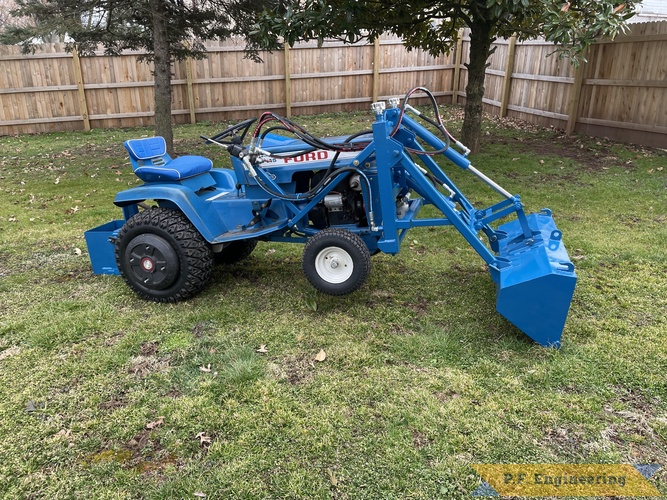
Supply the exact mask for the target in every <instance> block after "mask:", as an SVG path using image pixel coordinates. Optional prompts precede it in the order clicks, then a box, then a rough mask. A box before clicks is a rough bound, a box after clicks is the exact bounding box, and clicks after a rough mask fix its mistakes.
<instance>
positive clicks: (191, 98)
mask: <svg viewBox="0 0 667 500" xmlns="http://www.w3.org/2000/svg"><path fill="white" fill-rule="evenodd" d="M185 80H186V82H187V85H188V108H189V109H190V123H197V114H196V112H195V94H194V89H193V86H192V59H191V58H189V57H188V58H187V59H186V60H185Z"/></svg>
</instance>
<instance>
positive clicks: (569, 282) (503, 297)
mask: <svg viewBox="0 0 667 500" xmlns="http://www.w3.org/2000/svg"><path fill="white" fill-rule="evenodd" d="M527 220H528V224H529V226H530V228H531V229H532V230H533V231H534V233H533V234H534V238H533V240H534V241H533V242H532V243H531V244H528V243H530V242H526V241H525V238H523V232H522V229H521V225H520V224H519V221H518V220H517V221H512V222H509V223H507V224H503V225H501V226H500V227H498V230H499V231H502V232H505V233H507V238H503V240H501V244H500V248H499V257H501V258H503V259H507V260H508V261H509V263H510V265H509V266H507V267H504V268H501V269H500V272H499V277H498V280H497V283H496V292H497V293H496V295H497V301H496V309H497V311H498V312H499V313H500V314H502V315H503V316H504V317H505V318H507V320H509V321H510V322H511V323H513V324H514V325H515V326H516V327H517V328H519V329H520V330H522V331H523V332H524V333H525V334H526V335H528V336H529V337H530V338H532V339H533V340H534V341H535V342H537V343H538V344H540V345H543V346H545V347H555V348H558V347H560V338H561V334H562V332H563V328H564V326H565V320H566V318H567V313H568V310H569V309H570V302H571V301H572V295H573V294H574V286H575V284H576V282H577V275H576V274H575V273H574V265H573V264H572V262H571V261H570V258H569V256H568V254H567V251H566V250H565V246H564V245H563V243H562V241H561V235H562V233H561V232H560V231H559V230H558V229H557V228H556V224H555V222H554V220H553V218H552V217H551V212H549V211H548V210H543V211H542V212H540V213H539V214H531V215H529V216H528V217H527ZM536 231H539V235H538V234H536V233H535V232H536Z"/></svg>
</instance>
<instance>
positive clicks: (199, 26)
mask: <svg viewBox="0 0 667 500" xmlns="http://www.w3.org/2000/svg"><path fill="white" fill-rule="evenodd" d="M16 4H17V8H16V9H15V10H14V11H13V12H12V14H13V15H14V16H16V18H19V17H23V18H26V17H27V18H29V19H31V20H32V21H33V22H32V23H30V24H29V25H25V24H24V25H14V26H8V27H6V28H5V30H4V32H3V33H2V38H1V40H2V41H3V42H4V43H21V44H22V46H23V49H24V51H25V52H28V51H30V50H31V49H32V48H33V46H34V44H35V43H37V41H38V40H44V39H51V38H52V37H53V35H57V36H59V37H60V39H62V40H64V41H65V42H66V44H67V48H68V50H72V49H73V48H75V47H76V49H77V51H78V52H79V54H81V55H93V54H94V53H95V50H97V48H98V46H99V45H100V44H101V45H102V46H103V47H104V48H105V52H106V53H107V54H110V55H114V54H119V53H120V52H122V51H123V50H127V49H129V50H143V51H145V56H143V58H144V59H146V60H149V61H152V62H153V66H154V70H153V71H154V81H155V88H154V90H155V132H156V134H157V135H161V136H163V137H164V138H165V140H166V142H167V147H168V150H169V151H170V152H173V132H172V122H171V63H172V61H173V60H183V59H185V58H188V57H192V58H203V57H205V55H206V50H205V47H204V44H203V43H202V40H209V39H224V38H228V37H230V36H232V35H234V34H244V33H246V32H248V30H249V28H250V26H251V25H252V23H254V22H255V20H256V14H257V12H259V11H260V10H262V9H264V8H269V7H270V6H271V1H270V0H16Z"/></svg>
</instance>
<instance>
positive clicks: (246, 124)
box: [199, 118, 257, 145]
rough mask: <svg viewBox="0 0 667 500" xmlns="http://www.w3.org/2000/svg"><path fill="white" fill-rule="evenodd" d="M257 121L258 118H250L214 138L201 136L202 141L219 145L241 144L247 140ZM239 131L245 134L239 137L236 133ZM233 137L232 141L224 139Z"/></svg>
mask: <svg viewBox="0 0 667 500" xmlns="http://www.w3.org/2000/svg"><path fill="white" fill-rule="evenodd" d="M256 121H257V118H248V119H247V120H243V121H242V122H239V123H237V124H236V125H232V126H231V127H227V128H226V129H225V130H223V131H222V132H220V133H218V134H215V135H214V136H213V137H206V136H204V135H201V136H199V137H201V138H202V139H204V140H205V141H206V142H207V143H209V142H212V141H215V142H217V143H219V144H229V145H231V144H241V143H242V142H243V139H244V138H245V136H246V134H247V133H248V130H249V129H250V125H252V124H253V123H255V122H256ZM239 130H243V133H242V134H241V136H240V137H239V136H238V135H236V132H237V131H239ZM230 135H231V136H232V138H231V139H230V140H227V141H224V140H222V139H224V138H226V137H229V136H230Z"/></svg>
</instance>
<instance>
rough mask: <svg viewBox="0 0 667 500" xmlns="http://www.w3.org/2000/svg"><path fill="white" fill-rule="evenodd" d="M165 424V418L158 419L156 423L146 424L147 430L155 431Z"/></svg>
mask: <svg viewBox="0 0 667 500" xmlns="http://www.w3.org/2000/svg"><path fill="white" fill-rule="evenodd" d="M162 424H164V416H161V417H158V418H157V420H156V421H154V422H149V423H147V424H146V429H155V428H156V427H158V426H160V425H162Z"/></svg>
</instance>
